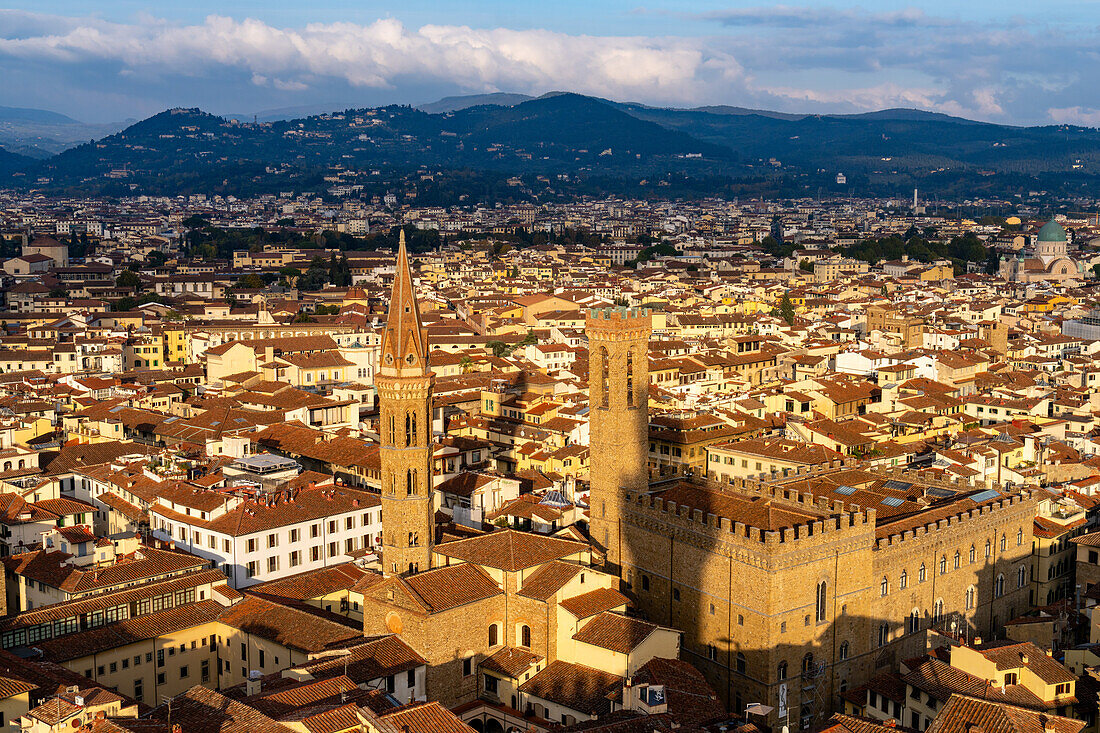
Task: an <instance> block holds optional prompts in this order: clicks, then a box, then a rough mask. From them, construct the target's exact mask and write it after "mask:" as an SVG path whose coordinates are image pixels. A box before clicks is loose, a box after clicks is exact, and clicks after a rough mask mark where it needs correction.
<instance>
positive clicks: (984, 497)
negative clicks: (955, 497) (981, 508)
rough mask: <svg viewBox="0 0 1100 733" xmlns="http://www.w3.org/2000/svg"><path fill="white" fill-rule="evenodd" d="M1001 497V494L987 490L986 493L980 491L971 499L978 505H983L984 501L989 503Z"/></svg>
mask: <svg viewBox="0 0 1100 733" xmlns="http://www.w3.org/2000/svg"><path fill="white" fill-rule="evenodd" d="M1000 495H1001V492H999V491H997V490H995V489H987V490H986V491H979V492H978V493H977V494H974V496H972V497H970V498H971V499H973V500H974V501H976V502H978V503H981V502H983V501H989V500H990V499H996V498H997V497H998V496H1000Z"/></svg>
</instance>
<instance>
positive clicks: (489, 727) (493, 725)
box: [485, 718, 504, 733]
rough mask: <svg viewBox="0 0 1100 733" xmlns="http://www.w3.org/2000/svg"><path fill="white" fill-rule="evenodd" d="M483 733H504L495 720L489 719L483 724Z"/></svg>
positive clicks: (501, 726)
mask: <svg viewBox="0 0 1100 733" xmlns="http://www.w3.org/2000/svg"><path fill="white" fill-rule="evenodd" d="M485 733H504V726H503V725H501V724H500V721H499V720H497V719H496V718H489V720H488V721H486V723H485Z"/></svg>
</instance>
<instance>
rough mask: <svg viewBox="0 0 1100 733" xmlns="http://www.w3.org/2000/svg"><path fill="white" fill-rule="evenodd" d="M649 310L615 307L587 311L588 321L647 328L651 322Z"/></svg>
mask: <svg viewBox="0 0 1100 733" xmlns="http://www.w3.org/2000/svg"><path fill="white" fill-rule="evenodd" d="M651 313H652V311H651V310H650V309H649V308H628V307H627V306H625V305H623V306H616V307H614V308H590V309H589V310H588V320H589V321H605V322H607V323H608V324H610V323H622V324H623V325H638V326H641V325H645V326H647V327H648V326H649V324H650V321H651V316H650V314H651Z"/></svg>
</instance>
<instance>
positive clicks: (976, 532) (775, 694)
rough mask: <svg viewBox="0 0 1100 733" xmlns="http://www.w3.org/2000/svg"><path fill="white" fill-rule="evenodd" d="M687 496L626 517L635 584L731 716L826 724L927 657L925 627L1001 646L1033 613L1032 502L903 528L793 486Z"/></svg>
mask: <svg viewBox="0 0 1100 733" xmlns="http://www.w3.org/2000/svg"><path fill="white" fill-rule="evenodd" d="M887 478H888V477H887ZM677 483H678V484H679V485H680V486H683V485H684V484H683V482H670V483H669V484H666V485H662V484H654V485H652V486H651V487H650V491H649V492H648V493H646V494H644V495H632V496H631V497H630V500H629V502H628V503H627V504H626V505H625V506H624V511H623V515H622V517H621V526H622V527H623V539H622V546H623V554H622V572H623V579H624V580H625V581H626V585H627V586H628V588H629V592H630V593H631V595H632V596H633V600H634V601H635V603H636V605H637V606H638V607H639V608H640V609H641V610H643V612H644V613H645V614H646V615H647V617H648V618H649V619H650V620H652V621H655V622H657V623H661V624H667V625H670V626H674V627H676V628H680V629H683V630H684V645H683V648H684V658H685V659H687V660H689V661H691V662H693V663H694V664H695V665H696V666H698V667H699V668H700V669H701V670H702V671H703V672H704V674H705V675H706V676H707V679H708V680H709V681H710V683H711V684H712V685H713V686H714V687H715V689H716V690H717V691H718V692H719V694H720V695H722V696H723V697H724V699H725V701H726V704H727V705H728V707H729V708H730V709H731V711H734V710H738V709H743V705H744V704H747V703H749V702H763V703H765V704H767V705H770V706H773V707H774V708H776V710H775V711H774V712H773V713H772V719H771V720H770V721H769V722H770V723H772V724H775V725H782V724H783V723H784V722H785V721H784V719H783V717H781V715H782V713H781V711H782V710H783V708H784V706H783V704H782V701H783V700H785V701H786V708H787V710H788V711H789V715H788V717H787V718H786V722H787V723H788V725H789V726H790V727H791V728H802V727H810V726H814V725H817V724H819V723H821V722H822V721H823V720H824V718H826V717H828V715H829V714H830V713H831V712H832V711H833V710H834V709H835V707H836V705H837V700H838V696H839V694H840V693H841V692H843V691H844V690H846V689H850V688H852V687H855V686H858V685H860V684H862V683H863V682H866V681H867V680H868V679H869V678H870V677H871V676H872V675H873V674H875V673H876V672H879V671H882V670H883V669H885V668H889V667H892V666H895V665H896V664H897V662H899V661H900V660H902V659H905V658H907V657H909V656H914V655H917V654H920V653H923V651H924V634H925V633H926V632H927V630H928V629H929V628H931V627H938V628H944V629H946V630H950V629H951V628H952V624H954V628H955V629H957V630H958V631H959V632H962V631H964V630H968V631H969V632H970V633H971V634H975V635H987V634H988V635H995V634H997V633H999V632H1000V629H1001V628H1002V627H1003V624H1004V623H1005V622H1006V621H1008V620H1009V619H1010V618H1012V617H1013V616H1015V615H1016V614H1018V613H1022V612H1023V611H1025V610H1026V609H1027V608H1028V596H1027V594H1028V576H1027V568H1028V564H1029V556H1030V551H1031V541H1032V534H1031V527H1032V522H1031V517H1032V516H1033V515H1034V511H1035V502H1034V500H1033V499H1032V497H1031V496H1030V495H1029V494H1026V493H1025V494H1019V495H1011V496H1004V497H1001V498H999V499H997V500H996V501H993V502H991V503H986V504H983V505H981V506H975V505H974V503H973V502H969V506H967V505H966V502H965V501H964V502H961V503H960V504H959V505H957V506H952V507H949V508H948V507H945V508H941V509H940V510H939V511H929V512H928V518H927V519H920V520H917V521H916V522H915V524H913V523H906V524H905V526H904V528H903V527H901V526H898V527H897V529H896V531H895V530H894V529H892V524H893V523H892V522H891V521H889V520H885V521H884V520H876V512H875V510H874V509H861V508H859V507H856V506H854V505H847V506H846V505H844V504H843V503H841V502H838V501H831V500H830V499H829V498H827V497H822V496H817V497H815V496H813V495H812V494H810V493H808V492H807V493H800V492H797V491H794V490H789V489H787V488H784V486H783V485H782V481H779V482H775V483H772V484H765V483H757V482H752V481H735V482H734V485H733V486H732V487H730V486H723V485H719V484H714V483H711V482H703V481H698V480H693V481H692V482H691V489H690V490H684V489H679V490H677V491H673V490H671V489H670V490H665V489H666V486H670V485H674V484H677ZM735 495H739V496H740V498H739V499H736V500H730V497H733V496H735ZM665 496H677V497H679V498H681V503H680V504H677V503H676V502H675V501H669V500H666V499H665V498H663V497H665ZM764 504H766V505H767V507H768V508H767V511H766V512H763V513H762V512H761V509H760V507H761V506H763V505H764ZM731 510H732V511H731ZM756 525H760V526H756ZM971 548H973V549H971ZM972 558H973V559H972ZM903 574H904V577H903ZM914 614H915V615H914ZM781 688H785V689H782V690H781Z"/></svg>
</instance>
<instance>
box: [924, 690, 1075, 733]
mask: <svg viewBox="0 0 1100 733" xmlns="http://www.w3.org/2000/svg"><path fill="white" fill-rule="evenodd" d="M1085 725H1086V723H1085V721H1083V720H1074V719H1073V718H1063V717H1061V716H1057V715H1049V714H1047V713H1040V712H1037V711H1034V710H1027V709H1025V708H1021V707H1017V706H1015V705H1008V704H1005V703H1002V702H991V701H988V700H979V699H978V698H975V697H967V696H965V695H952V696H951V699H949V700H948V701H947V704H946V705H944V706H943V709H941V710H940V713H939V715H937V716H936V719H935V720H933V721H932V725H930V726H929V727H928V731H929V733H974V732H975V730H977V731H980V732H981V733H1044V731H1045V730H1046V729H1047V727H1050V728H1051V729H1053V731H1054V733H1079V731H1080V730H1081V729H1082V728H1084V727H1085Z"/></svg>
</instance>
